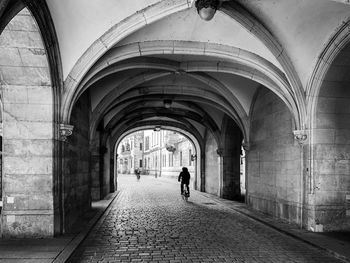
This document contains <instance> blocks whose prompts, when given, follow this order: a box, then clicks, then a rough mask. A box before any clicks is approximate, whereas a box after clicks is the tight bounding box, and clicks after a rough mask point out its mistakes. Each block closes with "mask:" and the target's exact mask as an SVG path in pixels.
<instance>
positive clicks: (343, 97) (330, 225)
mask: <svg viewBox="0 0 350 263" xmlns="http://www.w3.org/2000/svg"><path fill="white" fill-rule="evenodd" d="M344 63H345V64H344ZM348 64H349V61H345V60H344V59H343V57H342V55H339V56H338V57H337V58H336V59H335V62H334V64H333V66H332V67H331V68H330V70H329V71H328V73H327V75H326V76H325V80H324V82H323V83H322V86H321V90H320V94H319V98H318V101H317V108H316V121H315V123H314V125H315V130H314V132H313V135H314V137H313V144H314V145H313V147H312V148H311V149H312V153H313V156H314V161H313V163H314V169H313V171H312V172H313V178H314V189H313V190H314V196H315V197H314V200H315V203H314V208H313V209H315V213H314V218H313V220H314V222H317V223H319V224H321V225H323V228H324V230H325V231H328V230H344V229H346V230H349V229H350V217H349V216H347V215H346V214H347V213H346V211H347V209H348V208H347V201H346V195H348V194H349V187H350V180H349V174H350V137H349V134H350V121H349V120H350V97H349V96H348V92H349V91H348V90H349V89H348V82H347V81H346V79H347V77H346V76H347V75H348V73H347V72H348ZM314 224H315V223H314ZM314 224H313V225H314Z"/></svg>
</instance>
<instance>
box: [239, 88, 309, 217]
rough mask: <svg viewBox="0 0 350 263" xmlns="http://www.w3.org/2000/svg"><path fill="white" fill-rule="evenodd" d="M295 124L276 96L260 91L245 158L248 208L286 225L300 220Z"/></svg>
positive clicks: (301, 186) (301, 193) (301, 183)
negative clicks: (283, 220)
mask: <svg viewBox="0 0 350 263" xmlns="http://www.w3.org/2000/svg"><path fill="white" fill-rule="evenodd" d="M294 129H295V122H294V118H293V116H292V113H291V112H290V110H289V109H288V107H287V106H286V105H285V104H284V103H283V101H281V100H280V99H279V98H278V97H277V96H276V95H275V94H273V93H272V92H271V91H269V90H268V89H266V88H265V87H260V89H259V90H258V92H257V93H256V95H255V101H254V105H253V107H252V111H251V133H250V144H249V148H248V149H247V151H246V156H247V157H246V158H247V170H248V173H247V196H246V198H247V204H249V205H250V206H252V207H253V208H254V209H256V210H259V211H262V212H264V213H266V214H269V215H273V216H274V217H277V218H282V219H285V220H288V221H289V222H294V223H301V222H302V220H303V218H302V216H303V210H302V209H303V202H304V191H303V189H304V181H303V177H302V174H303V173H302V171H303V170H302V167H301V165H302V161H301V151H302V148H301V147H300V146H299V145H298V143H297V142H296V140H295V139H294V135H293V130H294Z"/></svg>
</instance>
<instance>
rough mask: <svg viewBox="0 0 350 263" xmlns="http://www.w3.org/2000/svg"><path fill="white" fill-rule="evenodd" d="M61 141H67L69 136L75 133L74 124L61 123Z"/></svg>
mask: <svg viewBox="0 0 350 263" xmlns="http://www.w3.org/2000/svg"><path fill="white" fill-rule="evenodd" d="M59 128H60V141H63V142H65V141H67V137H68V136H71V135H72V133H73V129H74V126H73V125H69V124H64V123H60V125H59Z"/></svg>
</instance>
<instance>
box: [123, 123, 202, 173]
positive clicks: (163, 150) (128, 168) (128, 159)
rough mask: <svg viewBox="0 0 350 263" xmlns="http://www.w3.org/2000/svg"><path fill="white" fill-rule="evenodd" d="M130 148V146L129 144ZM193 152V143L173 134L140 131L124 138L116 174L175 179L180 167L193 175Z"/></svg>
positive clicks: (194, 158) (161, 131) (194, 157)
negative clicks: (136, 172)
mask: <svg viewBox="0 0 350 263" xmlns="http://www.w3.org/2000/svg"><path fill="white" fill-rule="evenodd" d="M132 143H133V144H134V147H133V148H132V147H130V144H132ZM195 162H196V151H195V148H194V146H193V144H192V143H191V142H190V141H189V140H188V139H187V138H186V137H184V136H182V135H181V134H179V133H177V132H173V131H168V130H161V129H160V130H159V131H157V130H144V131H140V132H136V133H133V134H131V135H129V136H127V137H125V138H124V139H123V140H122V141H121V142H120V143H119V147H118V157H117V163H118V173H121V174H124V173H128V174H130V173H134V171H135V169H140V170H141V174H144V175H151V176H155V177H158V176H159V177H160V176H164V177H169V178H175V177H177V176H178V175H179V173H180V171H181V170H182V167H187V168H188V170H189V172H190V173H191V174H192V175H193V177H194V176H195V174H194V173H195V172H196V171H195Z"/></svg>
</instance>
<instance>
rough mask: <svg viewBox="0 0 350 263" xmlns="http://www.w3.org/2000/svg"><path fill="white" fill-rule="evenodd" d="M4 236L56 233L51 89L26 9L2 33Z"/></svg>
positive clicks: (35, 30) (37, 34)
mask: <svg viewBox="0 0 350 263" xmlns="http://www.w3.org/2000/svg"><path fill="white" fill-rule="evenodd" d="M0 76H1V98H2V102H3V133H4V136H3V144H4V148H3V150H4V154H3V201H4V207H3V210H2V214H1V226H2V235H3V237H13V236H15V237H47V236H53V232H54V211H53V126H54V124H53V94H52V87H51V80H50V71H49V67H48V61H47V57H46V52H45V48H44V45H43V41H42V39H41V35H40V32H39V29H38V27H37V25H36V23H35V21H34V19H33V17H32V16H31V14H30V12H29V11H28V10H26V9H24V10H23V11H21V12H20V13H19V14H18V15H17V16H15V17H14V18H13V19H12V21H11V22H10V23H9V24H8V25H7V26H6V28H5V30H4V31H3V32H2V34H1V35H0Z"/></svg>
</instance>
